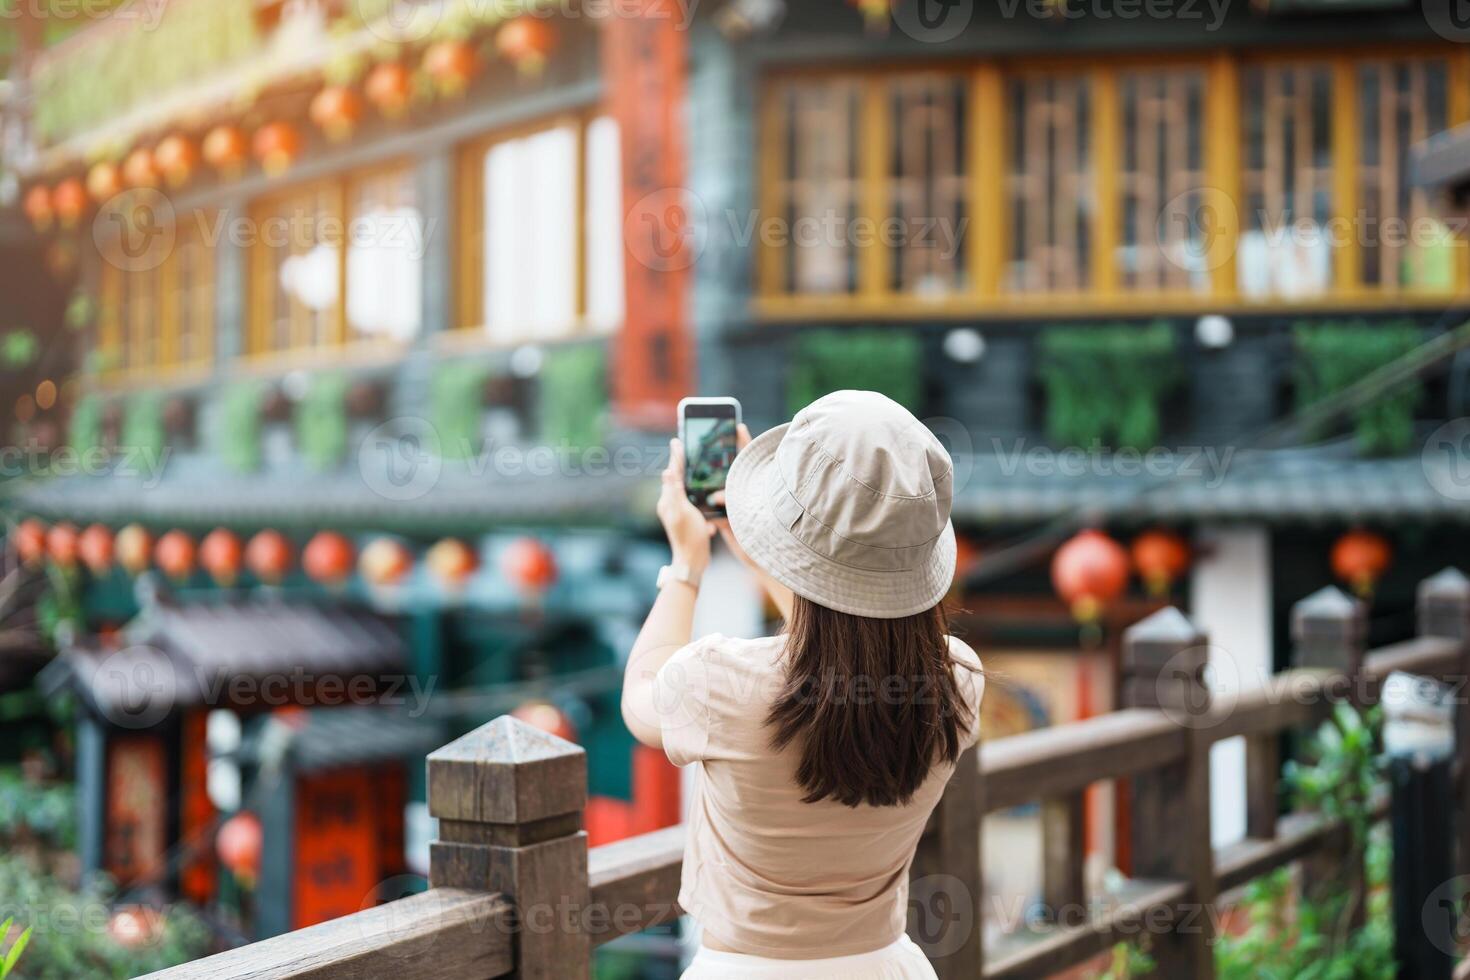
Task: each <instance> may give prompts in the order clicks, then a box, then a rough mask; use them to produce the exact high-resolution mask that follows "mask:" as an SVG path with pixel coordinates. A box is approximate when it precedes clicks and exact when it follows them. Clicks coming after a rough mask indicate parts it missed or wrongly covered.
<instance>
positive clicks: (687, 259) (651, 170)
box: [603, 0, 696, 429]
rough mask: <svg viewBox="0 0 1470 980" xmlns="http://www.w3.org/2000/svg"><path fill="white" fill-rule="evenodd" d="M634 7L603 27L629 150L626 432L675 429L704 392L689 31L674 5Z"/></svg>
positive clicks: (622, 343)
mask: <svg viewBox="0 0 1470 980" xmlns="http://www.w3.org/2000/svg"><path fill="white" fill-rule="evenodd" d="M625 6H626V5H625ZM632 6H634V7H635V8H636V9H633V10H625V9H624V8H622V7H620V8H618V10H617V11H615V12H614V13H613V14H612V15H611V16H609V17H608V18H607V21H606V23H605V24H604V25H603V66H604V71H605V72H606V79H605V82H606V85H605V88H606V91H607V93H608V95H607V99H608V108H609V110H610V112H611V114H612V116H613V118H615V119H616V120H617V122H618V130H619V133H620V136H621V140H622V168H623V215H624V221H623V261H624V268H623V282H624V293H625V303H626V313H625V316H624V319H623V328H622V331H621V332H620V333H619V334H618V336H617V339H616V341H615V342H614V352H613V358H612V365H611V379H610V381H611V389H612V392H613V403H614V408H615V409H616V411H617V415H618V418H619V419H620V420H621V421H622V422H623V423H624V424H627V425H631V426H634V427H640V428H658V429H668V428H672V426H673V421H674V409H675V406H676V405H677V404H678V402H679V399H680V398H682V397H684V396H685V395H687V394H689V393H690V392H691V391H692V390H693V387H692V386H693V383H694V351H693V341H692V338H691V337H690V324H689V284H690V281H691V278H692V276H691V271H692V270H691V267H692V266H693V264H694V259H695V257H696V248H695V237H694V236H695V224H694V219H693V214H694V209H692V208H691V207H690V206H689V203H690V202H689V198H688V191H687V187H686V182H685V173H684V168H685V148H684V140H683V136H682V134H681V130H680V112H681V109H682V107H683V104H684V78H685V65H686V62H687V47H688V30H687V28H686V27H684V26H681V24H680V22H679V17H678V13H677V8H676V7H675V6H674V5H672V4H663V3H656V2H652V0H645V2H644V3H641V4H636V5H632Z"/></svg>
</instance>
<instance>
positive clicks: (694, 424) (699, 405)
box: [679, 398, 740, 517]
mask: <svg viewBox="0 0 1470 980" xmlns="http://www.w3.org/2000/svg"><path fill="white" fill-rule="evenodd" d="M739 425H740V403H739V402H738V401H736V400H735V399H733V398H685V399H684V400H683V401H681V402H679V440H680V441H681V442H682V443H683V444H684V493H685V495H686V496H688V498H689V502H690V503H692V504H693V505H694V506H696V507H698V508H699V509H700V510H701V511H703V512H704V513H705V514H707V515H709V516H711V517H724V516H725V508H724V507H721V506H719V505H718V504H714V503H711V502H710V499H709V498H710V495H711V494H713V493H714V492H715V491H717V490H723V489H725V477H726V476H728V475H729V473H730V464H732V463H734V462H735V454H736V453H737V452H739V450H740V447H739V444H738V440H737V437H736V429H737V428H738V427H739Z"/></svg>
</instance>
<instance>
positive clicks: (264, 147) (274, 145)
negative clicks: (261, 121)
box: [255, 122, 301, 177]
mask: <svg viewBox="0 0 1470 980" xmlns="http://www.w3.org/2000/svg"><path fill="white" fill-rule="evenodd" d="M300 155H301V134H300V133H298V132H297V131H296V127H295V126H292V125H291V124H290V123H286V122H273V123H267V124H266V125H264V126H262V127H260V128H259V129H257V130H256V131H255V159H257V160H259V161H260V166H261V169H263V170H264V171H265V172H266V173H267V174H269V175H270V176H272V177H278V176H280V175H281V174H283V173H285V172H286V171H287V170H289V169H291V164H293V163H295V162H296V158H297V157H298V156H300Z"/></svg>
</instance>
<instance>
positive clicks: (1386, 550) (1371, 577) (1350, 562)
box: [1332, 528, 1393, 596]
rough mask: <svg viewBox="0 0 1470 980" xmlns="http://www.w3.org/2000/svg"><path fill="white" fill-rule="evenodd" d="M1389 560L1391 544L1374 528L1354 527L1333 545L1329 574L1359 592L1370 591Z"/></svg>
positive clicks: (1391, 550) (1365, 592) (1361, 593)
mask: <svg viewBox="0 0 1470 980" xmlns="http://www.w3.org/2000/svg"><path fill="white" fill-rule="evenodd" d="M1392 561H1393V547H1392V546H1391V545H1390V544H1389V543H1388V541H1387V539H1385V538H1384V537H1383V535H1381V534H1376V533H1374V532H1373V531H1367V530H1363V529H1361V528H1357V529H1354V530H1352V531H1349V532H1347V533H1346V534H1344V535H1343V536H1342V537H1340V538H1338V539H1337V543H1336V544H1334V545H1333V546H1332V574H1334V575H1336V576H1337V577H1338V578H1340V579H1342V580H1343V581H1344V582H1347V583H1348V584H1349V585H1350V586H1352V589H1353V591H1354V592H1356V593H1358V595H1363V596H1366V595H1368V594H1370V593H1371V592H1372V591H1373V586H1375V585H1376V584H1378V580H1379V579H1380V578H1382V577H1383V573H1384V572H1386V571H1388V566H1389V564H1390V563H1391V562H1392Z"/></svg>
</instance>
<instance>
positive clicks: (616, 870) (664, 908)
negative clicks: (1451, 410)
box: [587, 824, 684, 946]
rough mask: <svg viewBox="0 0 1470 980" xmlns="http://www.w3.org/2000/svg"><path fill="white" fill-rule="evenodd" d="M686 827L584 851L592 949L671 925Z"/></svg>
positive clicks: (681, 865) (672, 828) (675, 906)
mask: <svg viewBox="0 0 1470 980" xmlns="http://www.w3.org/2000/svg"><path fill="white" fill-rule="evenodd" d="M683 865H684V827H683V825H682V824H681V825H679V826H677V827H667V828H665V829H663V830H655V831H654V832H653V833H651V834H643V835H641V836H638V837H629V838H628V839H626V840H620V841H617V842H616V843H613V844H604V845H602V846H601V847H594V848H592V849H591V850H590V851H588V852H587V877H588V880H589V883H590V884H591V891H592V911H591V912H590V913H589V914H588V916H587V920H588V930H589V931H590V932H591V933H592V943H593V945H596V946H600V945H602V944H603V943H607V942H612V941H613V940H614V939H616V938H618V937H619V936H625V935H628V934H629V933H633V932H639V931H641V930H643V929H647V928H649V927H650V926H656V925H662V924H663V923H665V922H669V921H672V920H673V919H675V918H677V917H678V916H679V914H680V912H679V905H678V901H677V899H678V895H679V871H680V869H681V868H682V867H683Z"/></svg>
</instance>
